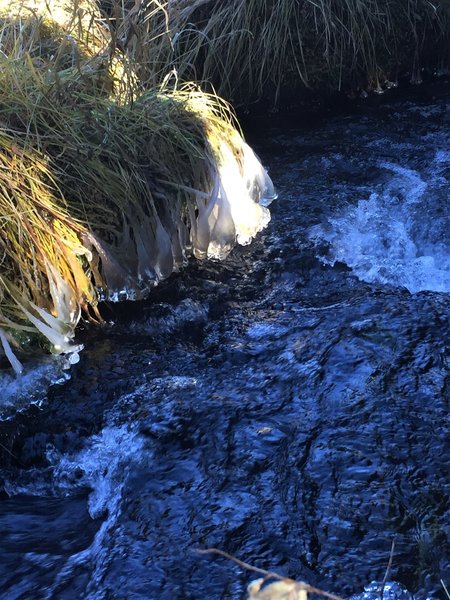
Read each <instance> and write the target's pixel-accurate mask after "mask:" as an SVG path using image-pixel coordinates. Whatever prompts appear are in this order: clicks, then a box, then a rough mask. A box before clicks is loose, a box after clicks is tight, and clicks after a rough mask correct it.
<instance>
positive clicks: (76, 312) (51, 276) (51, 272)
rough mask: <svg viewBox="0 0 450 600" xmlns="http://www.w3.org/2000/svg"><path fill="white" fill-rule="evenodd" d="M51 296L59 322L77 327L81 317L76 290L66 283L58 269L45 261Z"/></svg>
mask: <svg viewBox="0 0 450 600" xmlns="http://www.w3.org/2000/svg"><path fill="white" fill-rule="evenodd" d="M45 268H46V271H47V278H48V283H49V288H50V295H51V297H52V300H53V306H54V309H55V312H56V316H57V318H58V320H59V321H60V322H62V323H67V324H68V325H71V326H76V325H77V323H78V321H79V319H80V315H81V309H80V304H79V301H78V298H77V296H76V293H75V291H74V289H73V288H72V287H71V286H70V285H69V284H68V283H67V282H65V281H64V279H63V278H62V277H61V275H60V274H59V272H58V271H57V269H56V268H55V267H54V266H53V265H52V264H50V263H49V262H48V261H47V260H46V261H45Z"/></svg>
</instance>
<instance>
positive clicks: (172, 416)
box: [0, 86, 450, 600]
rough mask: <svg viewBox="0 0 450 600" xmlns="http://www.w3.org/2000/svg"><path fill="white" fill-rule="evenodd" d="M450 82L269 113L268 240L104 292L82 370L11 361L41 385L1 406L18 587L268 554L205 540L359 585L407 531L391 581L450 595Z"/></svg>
mask: <svg viewBox="0 0 450 600" xmlns="http://www.w3.org/2000/svg"><path fill="white" fill-rule="evenodd" d="M434 94H435V96H434V97H433V91H432V90H431V91H430V92H429V94H428V97H427V98H426V99H424V100H421V99H415V100H410V101H407V102H405V101H403V102H402V103H396V102H390V103H389V102H388V103H384V104H382V105H380V106H379V107H370V106H366V107H365V108H362V109H360V110H359V111H358V112H357V113H356V114H352V115H340V116H338V117H334V118H330V117H327V118H324V119H323V120H322V121H320V120H319V121H317V122H315V123H314V125H309V126H306V125H305V124H303V125H301V126H298V127H297V128H293V127H292V126H291V127H290V128H287V127H286V125H285V124H284V125H283V126H282V127H281V126H280V127H273V128H272V129H271V130H270V131H268V132H267V134H266V133H265V132H261V131H260V136H259V139H258V140H257V143H258V148H257V149H258V150H259V153H260V155H261V156H262V157H263V159H264V162H265V163H266V164H268V165H269V166H270V169H271V175H272V177H273V178H274V180H275V182H276V183H277V184H278V187H279V190H280V199H279V200H278V201H277V203H276V204H274V205H273V206H272V222H271V224H270V226H269V228H268V229H267V230H266V231H265V232H264V234H263V235H261V236H260V237H259V238H258V240H257V241H256V242H255V243H253V244H252V245H251V246H249V247H246V248H240V249H236V250H235V251H234V252H233V253H232V255H231V256H230V257H229V258H228V259H227V260H226V261H225V262H224V263H220V264H219V263H208V264H199V263H196V264H192V265H191V267H190V268H189V269H187V270H185V271H184V272H183V273H180V274H178V275H176V276H175V277H173V278H171V279H170V280H169V281H167V282H166V283H165V284H163V285H161V286H160V287H159V288H158V289H157V290H155V292H154V294H153V295H152V298H151V299H150V300H149V301H148V302H146V303H145V304H144V305H137V304H127V305H122V306H120V307H119V308H118V309H114V310H111V312H108V309H105V311H106V312H105V316H106V318H110V319H111V320H114V321H115V325H114V327H112V326H111V327H106V328H105V329H104V330H102V331H100V332H85V333H84V334H83V335H82V337H83V338H84V339H83V341H84V343H85V346H86V349H85V350H84V352H83V353H82V355H81V360H80V362H79V363H78V364H77V365H75V366H74V367H72V371H71V379H70V380H69V381H66V382H64V380H63V379H62V380H61V382H60V384H59V385H54V386H52V387H51V388H50V389H49V390H48V391H47V387H48V386H47V387H46V384H45V382H46V381H47V380H48V379H51V378H52V376H53V375H52V373H50V374H49V372H48V369H51V367H45V368H46V369H47V371H45V373H44V374H43V377H42V378H41V380H40V381H41V384H42V381H43V382H44V384H45V385H43V389H41V390H39V389H36V390H35V389H34V388H33V381H34V385H35V386H37V382H36V375H34V377H35V379H34V380H33V375H32V374H30V376H29V379H28V381H27V382H26V383H23V384H17V383H13V382H11V380H7V378H6V377H4V379H3V390H4V404H7V403H9V404H11V403H12V402H13V401H14V398H15V397H16V398H18V397H19V396H20V395H22V396H21V399H20V402H21V406H27V405H28V404H29V402H30V399H32V398H35V399H37V400H40V407H38V406H30V407H29V408H28V409H24V410H22V412H20V413H17V414H15V415H13V416H10V418H9V420H8V421H5V422H3V423H2V424H1V426H0V443H1V444H2V446H1V447H0V451H1V452H2V465H3V467H2V470H1V472H0V484H1V489H3V494H2V496H0V537H1V543H0V597H1V598H7V599H8V600H12V599H31V598H32V599H40V598H58V599H71V598H94V599H97V598H98V599H116V598H117V599H122V598H123V599H128V598H129V599H144V598H148V599H151V600H153V599H154V600H156V599H160V600H166V599H167V600H169V599H171V600H173V599H177V600H178V599H179V600H181V599H195V600H197V599H198V600H206V599H210V600H216V599H217V600H219V599H238V598H244V597H245V588H246V585H247V584H248V582H249V581H250V580H251V579H252V578H254V577H255V576H254V575H251V574H250V573H248V572H243V571H242V570H240V569H239V568H238V567H236V566H234V565H233V564H232V563H230V562H228V561H226V560H225V559H222V558H217V557H205V556H199V555H196V554H195V553H194V552H193V551H192V549H193V548H198V547H201V548H205V547H216V548H220V549H222V550H225V551H227V552H229V553H231V554H233V555H235V556H237V557H239V558H241V559H243V560H246V561H248V562H250V563H252V564H253V565H255V566H258V567H262V568H268V569H272V570H276V571H278V572H280V573H282V574H286V575H289V576H291V577H295V578H297V579H302V580H305V581H308V582H309V583H311V584H313V585H317V586H320V587H322V588H324V589H327V590H329V591H334V592H336V593H338V594H340V595H343V596H349V595H351V594H355V593H361V592H362V591H363V589H364V586H366V585H367V584H369V582H371V581H373V580H378V581H381V580H382V579H383V576H384V574H385V571H386V567H387V564H388V561H389V554H390V550H391V544H392V540H393V539H394V538H395V550H394V554H393V560H392V567H391V570H390V573H389V580H395V581H397V582H400V583H402V584H403V585H405V586H406V587H407V588H408V590H409V591H410V592H412V593H414V595H415V597H416V598H419V599H422V598H423V599H424V598H426V597H432V598H437V597H443V596H444V592H443V588H442V585H441V583H440V580H441V579H442V580H444V581H445V582H446V583H447V584H448V583H449V582H450V572H449V539H450V519H449V516H450V504H449V487H450V486H449V458H450V448H449V439H450V437H449V422H448V404H449V397H450V387H449V339H450V324H449V297H450V296H449V292H450V236H449V192H448V189H449V180H450V145H449V142H450V132H449V125H450V94H448V93H447V91H446V89H445V86H441V87H439V89H437V90H436V91H435V92H434ZM263 134H264V135H263ZM55 368H56V367H55ZM58 368H59V366H58ZM36 372H37V373H39V372H40V371H36ZM20 385H22V388H21V387H20ZM41 387H42V385H41ZM24 390H25V391H24ZM27 399H28V400H27ZM406 596H407V595H405V597H406ZM374 597H376V594H375V596H374ZM392 597H394V596H392Z"/></svg>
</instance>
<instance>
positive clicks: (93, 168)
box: [0, 6, 274, 372]
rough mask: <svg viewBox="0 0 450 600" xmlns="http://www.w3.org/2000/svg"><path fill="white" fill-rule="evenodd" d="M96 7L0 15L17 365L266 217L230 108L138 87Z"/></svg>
mask: <svg viewBox="0 0 450 600" xmlns="http://www.w3.org/2000/svg"><path fill="white" fill-rule="evenodd" d="M78 8H79V6H78ZM77 10H78V9H77ZM69 16H70V15H69ZM97 16H98V15H97V13H95V12H94V13H93V16H92V17H89V15H88V14H87V13H86V12H83V11H81V12H79V11H78V12H77V15H75V16H74V17H73V18H69V20H67V19H66V20H65V21H64V23H66V25H64V24H63V25H60V24H58V23H56V22H55V21H53V20H51V19H48V18H47V17H48V16H47V17H46V18H45V19H43V18H42V16H40V15H32V16H30V17H29V16H27V17H26V18H22V17H21V16H19V17H17V16H9V17H5V16H4V17H3V20H2V22H1V24H0V50H1V53H0V167H1V169H0V222H1V229H2V231H1V233H2V235H1V238H0V251H1V256H0V356H1V355H3V357H4V358H7V359H8V360H9V362H10V363H11V364H12V366H13V367H14V369H15V370H16V371H17V372H20V371H21V368H22V367H21V365H20V363H19V361H18V359H17V358H16V355H17V353H18V350H19V349H20V347H21V346H22V347H23V348H25V349H27V350H30V348H31V347H32V346H33V344H34V345H36V344H37V345H42V344H44V345H47V346H49V347H50V348H52V349H53V350H54V351H58V352H61V351H62V352H68V351H71V350H73V349H74V347H73V345H72V339H73V336H74V331H75V327H76V325H77V323H78V322H79V319H80V318H81V315H82V313H83V314H84V315H85V317H86V318H90V319H96V320H98V319H100V316H99V314H98V311H97V309H96V305H97V302H98V301H99V300H102V299H109V300H119V299H125V298H128V299H136V298H140V297H144V296H146V294H147V293H148V292H149V290H150V289H151V287H152V286H153V285H155V284H156V283H157V282H158V281H159V280H160V279H162V278H165V277H167V276H168V275H170V273H172V272H173V271H174V270H176V269H178V268H179V267H180V266H181V265H183V264H184V263H185V262H186V260H187V259H188V257H189V256H190V255H191V254H194V255H195V256H196V257H198V258H204V257H208V256H209V257H216V258H223V257H224V256H226V254H227V253H228V252H229V251H230V250H231V248H232V247H233V245H234V244H235V243H236V242H238V243H248V242H249V241H250V240H251V239H252V237H253V236H254V235H255V234H256V232H257V231H259V230H260V229H261V228H262V227H264V225H265V224H266V223H267V221H268V219H269V214H268V211H267V209H266V208H264V207H263V206H261V203H260V202H261V201H263V199H264V198H265V199H266V200H269V199H270V198H271V197H273V195H274V193H273V187H272V185H271V182H270V180H269V178H268V177H267V175H266V173H265V171H264V169H263V168H262V167H261V165H260V163H259V161H258V160H257V159H256V157H255V155H254V154H253V152H252V151H251V149H250V148H249V147H248V146H247V145H246V144H245V143H244V141H243V139H242V137H241V136H240V134H239V132H238V130H237V129H236V127H235V123H234V121H233V117H232V114H231V112H230V109H229V107H228V106H227V105H226V104H225V103H223V102H221V101H220V100H219V99H218V98H217V97H215V96H209V95H206V94H204V93H202V92H200V91H199V90H198V89H197V88H196V87H195V86H193V85H189V86H184V87H182V88H181V89H176V88H172V89H171V90H167V89H166V90H155V89H148V90H147V91H145V92H143V86H142V85H141V83H140V82H139V80H138V77H137V76H136V70H135V67H134V64H133V63H132V62H130V61H128V60H127V59H125V58H124V57H123V55H121V53H120V52H118V51H117V49H116V48H115V45H114V44H112V43H111V40H110V42H109V45H108V43H105V40H106V41H107V40H108V36H107V35H106V34H105V33H104V31H103V29H102V28H103V24H102V22H101V21H98V20H97ZM77 18H80V19H81V21H77V20H76V19H77ZM86 22H88V23H91V24H92V23H93V25H92V27H93V28H94V29H95V31H94V33H93V34H90V36H89V35H88V34H86V31H85V27H91V25H86ZM67 23H69V25H68V26H67ZM67 27H68V28H67ZM78 27H79V28H80V31H81V32H82V35H80V39H81V41H80V43H79V42H78V39H77V38H76V37H75V34H76V31H77V28H78ZM86 40H87V41H86ZM92 40H94V41H92ZM263 203H264V202H263Z"/></svg>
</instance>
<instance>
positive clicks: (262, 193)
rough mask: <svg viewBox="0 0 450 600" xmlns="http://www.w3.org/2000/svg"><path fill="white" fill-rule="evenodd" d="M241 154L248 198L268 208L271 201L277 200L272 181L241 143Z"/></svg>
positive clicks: (247, 147) (246, 147)
mask: <svg viewBox="0 0 450 600" xmlns="http://www.w3.org/2000/svg"><path fill="white" fill-rule="evenodd" d="M242 152H243V178H244V181H245V184H246V186H247V189H248V191H249V195H250V197H251V198H252V199H253V200H254V201H255V202H258V203H259V204H261V206H269V204H271V202H273V200H276V199H277V193H276V191H275V188H274V185H273V183H272V180H271V179H270V177H269V175H268V173H267V171H266V169H265V168H264V167H263V166H262V164H261V161H260V160H259V158H258V157H257V156H256V154H255V153H254V152H253V150H252V149H251V148H250V146H249V145H248V144H246V143H245V142H243V143H242Z"/></svg>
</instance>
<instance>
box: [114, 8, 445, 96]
mask: <svg viewBox="0 0 450 600" xmlns="http://www.w3.org/2000/svg"><path fill="white" fill-rule="evenodd" d="M112 4H113V5H114V6H115V8H114V10H113V11H112V14H113V15H114V23H115V24H116V31H117V36H118V39H119V40H120V42H121V44H122V47H123V48H124V50H125V51H128V52H131V53H132V54H133V55H136V53H137V54H138V62H139V64H140V65H141V70H142V71H143V72H145V77H146V78H148V79H149V80H152V81H155V82H158V81H160V80H161V78H162V77H164V76H165V75H166V74H167V72H168V70H169V69H170V68H174V69H176V70H177V73H178V76H179V78H180V79H182V80H188V79H194V80H197V81H203V82H206V83H209V84H212V85H213V86H214V89H215V90H217V92H218V93H219V94H220V95H222V96H223V97H225V98H228V99H229V100H231V101H232V102H235V103H237V104H249V103H250V102H253V101H257V100H260V99H266V100H270V101H271V102H272V103H274V104H275V105H276V104H277V103H278V102H279V100H280V97H282V96H284V97H285V98H287V97H290V99H292V98H293V97H294V96H295V95H296V94H304V93H305V92H307V91H310V92H316V93H324V92H331V91H337V90H344V91H348V92H350V91H354V90H357V89H361V88H364V89H373V90H377V91H381V90H382V88H383V86H384V85H385V84H387V83H388V82H390V81H391V82H392V81H396V79H397V77H398V76H402V75H406V74H408V75H409V77H410V79H411V80H412V81H414V82H417V81H419V80H420V78H421V70H422V68H423V67H430V68H432V69H436V68H440V67H449V66H450V4H449V3H448V2H447V1H446V0H436V2H430V1H428V0H340V1H335V0H276V1H275V0H164V1H162V2H160V1H158V2H156V1H151V0H149V1H147V2H141V3H140V4H139V6H138V5H137V4H133V3H131V2H130V3H129V9H128V10H122V9H121V8H120V7H119V6H118V3H114V2H113V3H112ZM125 6H127V4H126V3H125ZM141 39H145V40H147V43H146V44H140V43H139V40H141Z"/></svg>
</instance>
